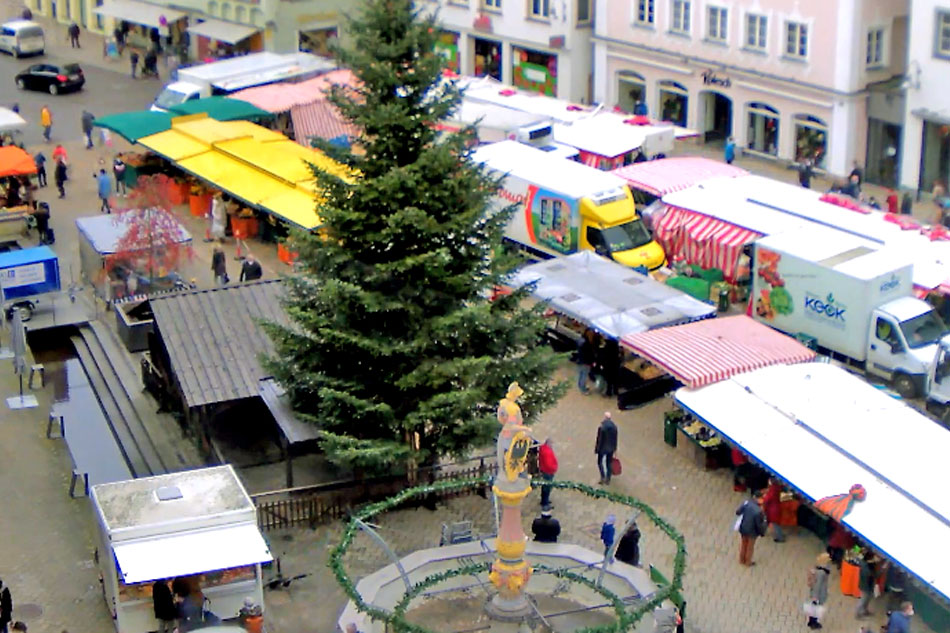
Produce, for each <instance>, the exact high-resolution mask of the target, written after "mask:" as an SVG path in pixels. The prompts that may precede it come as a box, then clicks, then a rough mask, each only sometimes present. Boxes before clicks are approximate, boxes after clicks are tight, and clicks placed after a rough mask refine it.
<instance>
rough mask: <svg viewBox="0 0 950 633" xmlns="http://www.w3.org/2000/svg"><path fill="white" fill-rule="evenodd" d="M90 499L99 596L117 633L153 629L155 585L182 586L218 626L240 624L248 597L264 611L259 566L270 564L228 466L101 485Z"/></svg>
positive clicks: (249, 503)
mask: <svg viewBox="0 0 950 633" xmlns="http://www.w3.org/2000/svg"><path fill="white" fill-rule="evenodd" d="M91 499H92V504H93V509H94V512H95V515H96V519H97V524H98V528H99V530H98V532H99V538H98V543H99V549H98V557H97V559H98V563H99V569H100V573H101V575H102V589H103V593H104V596H105V600H106V604H107V605H108V607H109V610H110V611H111V613H112V616H113V618H114V619H115V624H116V630H117V631H119V632H120V633H146V632H147V631H155V630H157V629H158V622H157V620H156V619H155V617H154V612H153V608H152V587H153V584H154V583H155V582H156V581H171V580H173V579H174V580H176V581H177V583H182V582H184V583H187V584H188V585H190V586H191V587H192V590H193V591H200V592H202V593H203V594H204V596H205V598H207V599H208V600H209V601H210V602H209V603H208V605H207V607H206V608H207V609H208V610H210V611H211V612H212V613H214V614H215V615H216V616H218V617H219V618H222V619H227V618H234V617H237V615H238V611H239V610H240V608H241V606H242V605H243V601H244V598H245V597H248V596H250V597H252V598H253V599H254V600H255V601H256V603H257V604H260V605H263V604H264V599H263V598H264V596H263V584H262V581H261V563H266V562H269V561H271V560H272V559H273V557H272V556H271V553H270V549H269V547H268V545H267V543H266V542H265V541H264V538H263V536H262V535H261V533H260V530H258V527H257V510H256V508H255V507H254V502H253V501H251V498H250V497H249V496H248V494H247V491H246V490H245V489H244V486H243V485H242V484H241V481H240V480H239V479H238V477H237V474H236V473H235V472H234V468H233V467H232V466H229V465H228V466H216V467H213V468H201V469H197V470H189V471H183V472H177V473H171V474H167V475H159V476H155V477H144V478H141V479H133V480H129V481H118V482H114V483H103V484H99V485H96V486H93V487H92V493H91Z"/></svg>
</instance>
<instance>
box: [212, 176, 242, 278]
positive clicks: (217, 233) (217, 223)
mask: <svg viewBox="0 0 950 633" xmlns="http://www.w3.org/2000/svg"><path fill="white" fill-rule="evenodd" d="M227 222H228V210H227V207H226V206H225V204H224V196H223V195H222V194H221V192H220V191H218V192H217V193H215V194H214V198H212V199H211V226H210V228H209V229H208V238H209V241H210V240H217V241H218V242H223V241H224V234H225V228H226V226H227ZM241 272H242V274H243V272H244V271H243V267H242V270H241ZM242 281H243V280H242Z"/></svg>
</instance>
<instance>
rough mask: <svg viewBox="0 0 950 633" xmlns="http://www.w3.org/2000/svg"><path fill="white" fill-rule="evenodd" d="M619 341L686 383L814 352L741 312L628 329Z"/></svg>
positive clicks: (707, 381)
mask: <svg viewBox="0 0 950 633" xmlns="http://www.w3.org/2000/svg"><path fill="white" fill-rule="evenodd" d="M621 342H622V343H623V345H624V347H626V348H628V349H630V350H632V351H633V352H634V353H636V354H637V355H639V356H642V357H644V358H646V359H647V360H649V361H650V362H652V363H653V364H654V365H656V366H658V367H661V368H662V369H665V370H666V371H668V372H669V373H670V374H672V375H673V376H674V377H675V378H676V379H677V380H679V381H680V382H682V383H683V384H684V385H686V386H687V387H689V388H691V389H695V388H696V387H702V386H703V385H708V384H710V383H714V382H719V381H720V380H725V379H726V378H729V377H730V376H734V375H735V374H740V373H742V372H746V371H752V370H753V369H759V368H760V367H766V366H768V365H778V364H783V363H801V362H805V361H809V360H812V359H813V358H815V352H813V351H812V350H810V349H808V348H807V347H805V346H804V345H802V344H801V343H799V342H798V341H796V340H795V339H794V338H792V337H790V336H787V335H785V334H782V333H781V332H778V331H777V330H773V329H772V328H770V327H768V326H766V325H762V324H761V323H759V322H757V321H754V320H752V319H751V318H749V317H747V316H744V315H740V316H731V317H720V318H716V319H706V320H705V321H696V322H694V323H687V324H686V325H676V326H673V327H665V328H660V329H657V330H648V331H646V332H639V333H637V334H628V335H626V336H624V337H623V339H621Z"/></svg>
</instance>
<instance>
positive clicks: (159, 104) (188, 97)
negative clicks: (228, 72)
mask: <svg viewBox="0 0 950 633" xmlns="http://www.w3.org/2000/svg"><path fill="white" fill-rule="evenodd" d="M207 96H209V95H207V94H202V89H201V86H199V85H197V84H193V83H190V82H187V81H173V82H172V83H170V84H168V85H167V86H165V87H164V88H163V89H162V91H161V92H160V93H158V96H157V97H155V102H154V103H152V107H151V108H150V109H151V110H152V111H153V112H168V109H169V108H173V107H174V106H177V105H181V104H183V103H185V102H186V101H194V100H195V99H200V98H202V97H207Z"/></svg>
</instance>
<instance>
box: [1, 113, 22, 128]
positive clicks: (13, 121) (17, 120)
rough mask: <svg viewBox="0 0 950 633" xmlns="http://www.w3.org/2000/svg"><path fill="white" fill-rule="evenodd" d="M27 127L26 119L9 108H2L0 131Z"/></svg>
mask: <svg viewBox="0 0 950 633" xmlns="http://www.w3.org/2000/svg"><path fill="white" fill-rule="evenodd" d="M24 127H26V119H24V118H23V117H21V116H20V115H19V114H17V113H16V112H14V111H13V110H11V109H9V108H0V132H11V131H13V130H20V129H22V128H24Z"/></svg>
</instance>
